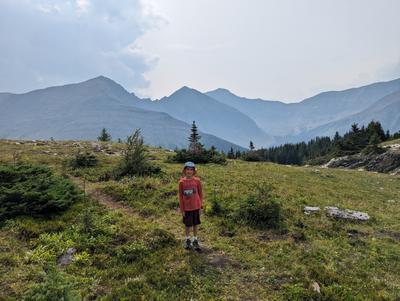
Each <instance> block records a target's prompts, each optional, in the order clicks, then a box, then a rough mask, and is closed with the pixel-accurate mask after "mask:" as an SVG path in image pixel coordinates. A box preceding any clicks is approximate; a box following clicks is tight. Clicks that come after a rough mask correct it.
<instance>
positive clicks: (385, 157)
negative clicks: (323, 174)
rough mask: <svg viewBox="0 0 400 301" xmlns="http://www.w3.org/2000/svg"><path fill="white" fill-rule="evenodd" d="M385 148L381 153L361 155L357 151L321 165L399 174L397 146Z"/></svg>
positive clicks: (399, 161)
mask: <svg viewBox="0 0 400 301" xmlns="http://www.w3.org/2000/svg"><path fill="white" fill-rule="evenodd" d="M386 150H387V151H386V152H384V153H382V154H369V155H363V154H361V153H359V154H355V155H351V156H344V157H339V158H333V159H331V160H330V161H329V162H328V163H326V164H325V165H323V166H324V167H330V168H337V167H343V168H349V169H357V170H367V171H371V172H382V173H391V174H392V175H396V174H400V150H399V149H398V148H386Z"/></svg>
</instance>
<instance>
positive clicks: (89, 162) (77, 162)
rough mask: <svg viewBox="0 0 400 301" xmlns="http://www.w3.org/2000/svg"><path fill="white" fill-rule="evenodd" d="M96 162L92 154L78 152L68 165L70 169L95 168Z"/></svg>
mask: <svg viewBox="0 0 400 301" xmlns="http://www.w3.org/2000/svg"><path fill="white" fill-rule="evenodd" d="M97 162H98V160H97V158H96V156H95V155H94V154H92V153H89V152H84V153H82V152H79V153H77V154H76V155H75V157H74V158H73V159H72V160H71V163H70V165H71V167H72V168H85V167H93V166H96V165H97Z"/></svg>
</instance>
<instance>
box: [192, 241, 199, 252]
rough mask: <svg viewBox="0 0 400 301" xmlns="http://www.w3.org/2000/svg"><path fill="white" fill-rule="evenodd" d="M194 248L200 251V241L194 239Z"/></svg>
mask: <svg viewBox="0 0 400 301" xmlns="http://www.w3.org/2000/svg"><path fill="white" fill-rule="evenodd" d="M193 248H194V249H195V250H196V251H200V245H199V241H198V240H197V239H194V240H193Z"/></svg>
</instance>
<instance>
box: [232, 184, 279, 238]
mask: <svg viewBox="0 0 400 301" xmlns="http://www.w3.org/2000/svg"><path fill="white" fill-rule="evenodd" d="M236 219H237V221H239V222H244V223H245V224H247V225H249V226H251V227H254V228H258V229H274V230H282V229H284V228H285V224H284V222H283V214H282V206H281V203H280V201H279V200H278V199H276V198H275V197H274V196H272V195H271V192H270V188H269V187H266V188H265V187H263V188H259V189H258V194H257V195H252V196H250V197H248V198H247V200H245V201H244V202H243V203H241V205H240V207H239V209H238V210H237V212H236Z"/></svg>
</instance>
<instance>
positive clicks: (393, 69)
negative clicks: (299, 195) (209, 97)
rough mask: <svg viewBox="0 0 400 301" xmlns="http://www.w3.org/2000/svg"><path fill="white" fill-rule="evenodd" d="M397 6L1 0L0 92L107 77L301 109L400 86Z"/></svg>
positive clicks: (255, 0)
mask: <svg viewBox="0 0 400 301" xmlns="http://www.w3.org/2000/svg"><path fill="white" fill-rule="evenodd" d="M399 12H400V1H399V0H376V1H372V0H302V1H301V0H290V1H289V0H276V1H271V0H143V1H140V0H118V1H111V0H51V1H50V0H0V91H11V92H24V91H28V90H32V89H35V88H41V87H46V86H50V85H58V84H65V83H70V82H78V81H82V80H85V79H88V78H91V77H95V76H97V75H100V74H102V75H105V76H108V77H110V78H112V79H114V80H116V81H117V82H119V83H120V84H122V85H123V86H124V87H125V88H127V89H128V90H130V91H134V92H135V93H137V94H138V95H139V96H149V97H151V98H159V97H162V96H164V95H169V94H171V93H172V92H173V91H174V90H176V89H178V88H180V87H181V86H183V85H187V86H190V87H193V88H196V89H198V90H200V91H207V90H211V89H215V88H218V87H224V88H227V89H230V90H231V91H232V92H234V93H236V94H238V95H241V96H246V97H251V98H253V97H254V98H256V97H260V98H264V99H277V100H282V101H286V102H290V101H299V100H301V99H303V98H305V97H308V96H311V95H313V94H316V93H318V92H321V91H326V90H338V89H345V88H349V87H354V86H359V85H364V84H368V83H371V82H375V81H381V80H390V79H394V78H398V77H400V18H399V17H398V14H399Z"/></svg>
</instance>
